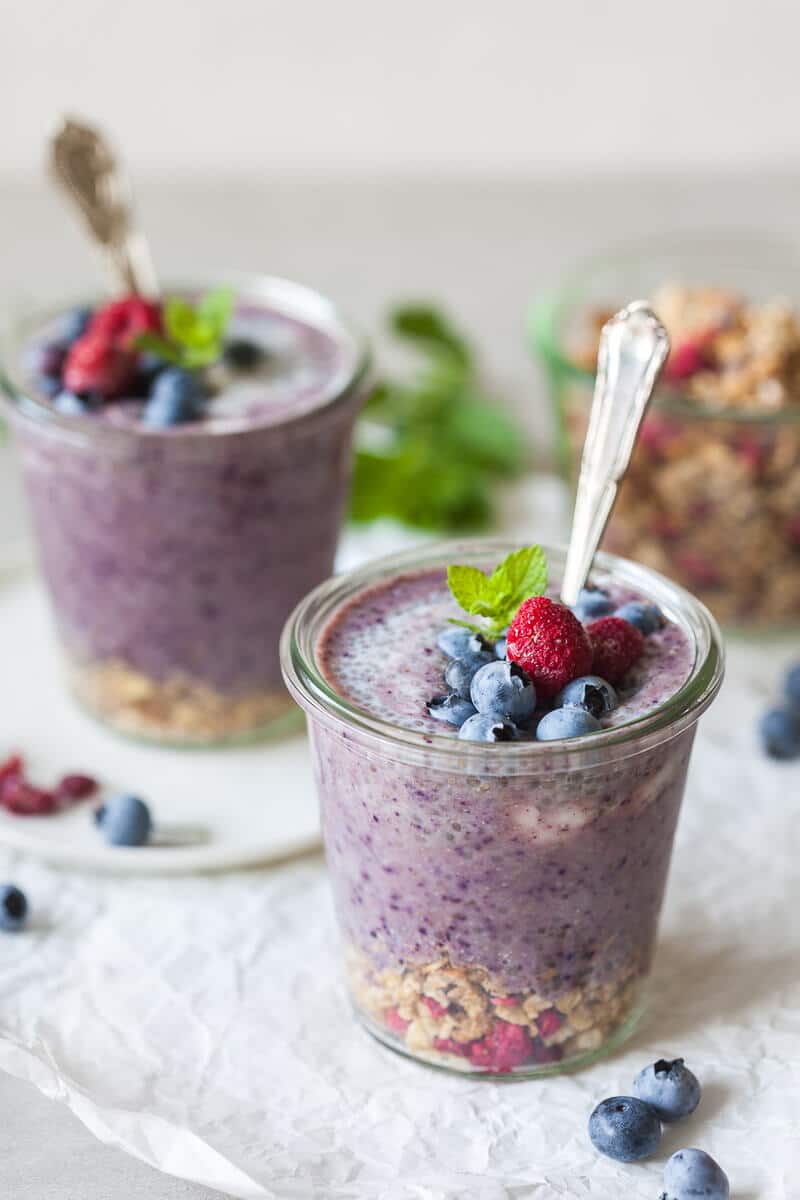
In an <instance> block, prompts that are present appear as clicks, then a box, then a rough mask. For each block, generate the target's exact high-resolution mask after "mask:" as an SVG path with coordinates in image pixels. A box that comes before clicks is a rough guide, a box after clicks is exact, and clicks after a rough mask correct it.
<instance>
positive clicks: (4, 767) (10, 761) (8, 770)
mask: <svg viewBox="0 0 800 1200" xmlns="http://www.w3.org/2000/svg"><path fill="white" fill-rule="evenodd" d="M24 773H25V763H24V762H23V760H22V755H21V754H10V755H9V756H8V758H7V759H6V760H5V761H4V762H1V763H0V792H2V790H3V785H4V784H5V782H6V780H8V779H19V778H21V777H22V775H24Z"/></svg>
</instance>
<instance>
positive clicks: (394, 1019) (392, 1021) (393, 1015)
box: [383, 1008, 411, 1033]
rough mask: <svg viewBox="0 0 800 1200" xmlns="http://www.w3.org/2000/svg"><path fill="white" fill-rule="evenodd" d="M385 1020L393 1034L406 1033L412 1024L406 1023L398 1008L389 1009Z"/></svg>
mask: <svg viewBox="0 0 800 1200" xmlns="http://www.w3.org/2000/svg"><path fill="white" fill-rule="evenodd" d="M383 1019H384V1021H385V1022H386V1024H387V1025H388V1027H389V1029H391V1031H392V1033H405V1031H406V1030H407V1029H408V1027H409V1025H410V1024H411V1022H410V1021H405V1020H404V1019H403V1018H402V1017H401V1016H400V1013H399V1012H398V1011H397V1009H396V1008H387V1009H386V1012H385V1013H384V1014H383Z"/></svg>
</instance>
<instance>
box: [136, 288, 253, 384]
mask: <svg viewBox="0 0 800 1200" xmlns="http://www.w3.org/2000/svg"><path fill="white" fill-rule="evenodd" d="M232 311H233V292H232V291H231V289H230V288H216V289H215V290H214V291H212V292H208V293H206V295H205V296H203V297H202V298H201V299H200V300H199V301H198V303H197V304H190V303H189V301H188V300H184V299H183V298H182V297H181V296H168V297H167V299H166V300H165V301H164V305H163V325H164V336H163V337H162V336H161V335H160V334H158V333H142V334H140V335H139V337H138V338H137V339H136V349H137V350H143V351H145V352H146V353H148V354H154V355H155V356H156V358H160V359H161V360H162V361H163V362H166V363H172V364H173V365H174V366H177V367H183V368H184V369H185V370H187V371H196V370H200V369H201V368H202V367H208V366H210V365H211V364H212V363H215V362H217V361H218V359H219V358H220V356H221V355H222V347H223V343H224V339H225V332H226V330H227V328H228V322H229V321H230V318H231V313H232Z"/></svg>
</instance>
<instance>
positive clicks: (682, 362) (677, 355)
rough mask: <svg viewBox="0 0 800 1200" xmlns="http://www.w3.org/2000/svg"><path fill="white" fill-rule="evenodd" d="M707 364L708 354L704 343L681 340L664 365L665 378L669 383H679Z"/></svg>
mask: <svg viewBox="0 0 800 1200" xmlns="http://www.w3.org/2000/svg"><path fill="white" fill-rule="evenodd" d="M705 366H706V356H705V353H704V350H703V346H702V343H700V342H695V341H688V342H680V343H679V344H678V345H677V346H676V347H675V348H674V350H673V351H672V353H671V354H670V356H669V358H668V359H667V361H666V364H665V366H664V379H665V381H666V382H668V383H678V382H680V381H681V380H683V379H689V378H690V376H692V375H696V374H697V372H698V371H702V370H703V368H704V367H705Z"/></svg>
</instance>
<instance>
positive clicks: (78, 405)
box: [53, 388, 96, 417]
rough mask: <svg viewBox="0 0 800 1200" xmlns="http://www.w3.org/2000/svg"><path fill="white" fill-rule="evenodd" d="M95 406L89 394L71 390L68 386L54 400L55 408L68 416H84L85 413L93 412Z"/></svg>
mask: <svg viewBox="0 0 800 1200" xmlns="http://www.w3.org/2000/svg"><path fill="white" fill-rule="evenodd" d="M95 407H96V406H95V404H93V402H92V399H91V397H89V396H88V395H82V394H81V393H79V392H70V391H68V390H67V389H66V388H64V389H62V391H60V392H59V393H58V395H57V396H56V398H55V400H54V401H53V408H54V409H55V410H56V412H60V413H63V414H64V416H66V417H79V416H82V415H83V414H84V413H88V412H91V411H92V409H93V408H95Z"/></svg>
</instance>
